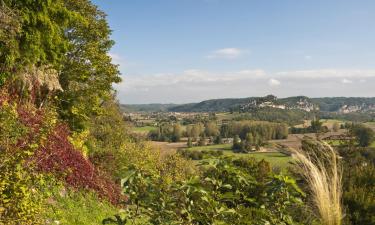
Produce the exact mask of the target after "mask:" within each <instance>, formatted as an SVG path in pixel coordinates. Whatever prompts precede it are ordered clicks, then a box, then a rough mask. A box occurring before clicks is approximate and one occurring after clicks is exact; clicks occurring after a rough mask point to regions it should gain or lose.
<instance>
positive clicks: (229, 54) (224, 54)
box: [207, 48, 248, 59]
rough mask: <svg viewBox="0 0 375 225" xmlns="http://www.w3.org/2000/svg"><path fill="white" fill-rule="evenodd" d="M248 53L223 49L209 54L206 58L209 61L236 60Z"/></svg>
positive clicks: (234, 49) (235, 49)
mask: <svg viewBox="0 0 375 225" xmlns="http://www.w3.org/2000/svg"><path fill="white" fill-rule="evenodd" d="M246 53H248V51H246V50H242V49H239V48H223V49H218V50H215V51H213V52H211V53H210V54H209V55H208V56H207V58H209V59H236V58H239V57H241V56H243V55H244V54H246Z"/></svg>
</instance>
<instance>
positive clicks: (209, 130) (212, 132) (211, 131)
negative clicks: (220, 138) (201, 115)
mask: <svg viewBox="0 0 375 225" xmlns="http://www.w3.org/2000/svg"><path fill="white" fill-rule="evenodd" d="M204 132H205V134H206V135H207V136H208V137H215V136H217V135H219V133H220V132H219V128H218V127H217V125H216V123H215V122H208V123H206V124H205V126H204Z"/></svg>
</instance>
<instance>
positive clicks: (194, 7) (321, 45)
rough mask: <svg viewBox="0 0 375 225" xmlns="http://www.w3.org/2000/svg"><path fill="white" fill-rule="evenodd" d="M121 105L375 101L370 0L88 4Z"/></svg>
mask: <svg viewBox="0 0 375 225" xmlns="http://www.w3.org/2000/svg"><path fill="white" fill-rule="evenodd" d="M93 2H94V3H95V4H97V5H98V6H99V7H100V9H102V10H103V11H104V12H106V13H107V15H108V20H109V24H110V26H111V29H112V30H113V35H112V38H113V39H114V40H115V41H116V45H115V46H114V47H113V49H112V50H111V56H112V58H113V61H114V62H115V63H117V64H119V65H120V69H121V72H122V76H123V83H121V84H119V85H116V86H115V88H116V89H117V90H118V96H119V99H120V101H121V102H122V103H151V102H161V103H169V102H174V103H184V102H196V101H200V100H205V99H210V98H224V97H248V96H262V95H266V94H271V93H272V94H275V95H277V96H280V97H285V96H292V95H307V96H311V97H315V96H373V95H374V93H375V92H373V91H372V88H373V86H374V85H375V66H374V59H375V13H374V12H375V1H370V0H368V1H361V0H358V1H355V0H352V1H347V0H340V1H339V0H325V1H321V0H314V1H307V0H257V1H255V0H254V1H253V0H151V1H150V0H95V1H93Z"/></svg>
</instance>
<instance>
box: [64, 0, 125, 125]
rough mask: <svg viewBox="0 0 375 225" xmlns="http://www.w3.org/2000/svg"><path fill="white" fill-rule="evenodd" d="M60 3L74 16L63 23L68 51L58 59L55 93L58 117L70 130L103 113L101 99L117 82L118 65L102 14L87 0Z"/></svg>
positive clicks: (109, 92) (104, 98) (108, 95)
mask: <svg viewBox="0 0 375 225" xmlns="http://www.w3.org/2000/svg"><path fill="white" fill-rule="evenodd" d="M64 5H65V6H66V7H67V8H68V9H69V10H70V11H72V12H73V13H75V15H77V16H76V17H75V19H74V20H71V21H70V22H69V24H68V26H67V31H68V32H66V38H67V40H68V41H69V43H70V47H69V51H68V52H67V54H66V56H65V58H64V59H63V61H62V67H61V73H60V77H59V80H60V84H61V86H62V89H63V90H64V91H63V92H61V93H60V94H59V101H58V103H59V107H60V109H61V110H60V116H61V117H62V118H63V119H65V120H66V121H68V122H69V125H70V127H71V128H72V129H73V130H82V129H84V128H85V127H86V125H87V121H88V120H89V118H90V117H91V116H94V115H98V114H101V113H102V112H103V108H102V107H101V106H102V103H103V100H106V99H108V98H110V96H111V95H112V93H113V89H112V84H113V83H117V82H120V81H121V79H120V77H119V71H118V66H117V65H114V64H112V59H111V57H110V56H109V54H108V52H109V50H110V48H111V47H112V45H113V44H114V42H113V41H112V40H110V34H111V30H110V29H109V26H108V23H107V21H106V17H105V14H104V13H103V12H101V11H100V10H99V9H98V8H97V7H96V6H94V5H92V4H91V3H90V1H87V0H66V1H64Z"/></svg>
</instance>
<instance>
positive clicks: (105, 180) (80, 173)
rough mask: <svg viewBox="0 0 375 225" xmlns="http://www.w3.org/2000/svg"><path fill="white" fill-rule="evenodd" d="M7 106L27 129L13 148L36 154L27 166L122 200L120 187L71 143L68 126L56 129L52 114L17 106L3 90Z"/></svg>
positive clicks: (0, 94) (1, 101)
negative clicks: (12, 108) (10, 107)
mask: <svg viewBox="0 0 375 225" xmlns="http://www.w3.org/2000/svg"><path fill="white" fill-rule="evenodd" d="M10 99H11V100H10ZM6 102H8V103H9V104H12V105H14V106H15V107H16V113H17V116H18V118H17V119H18V120H19V122H21V124H23V125H24V126H25V127H26V128H27V131H26V132H25V134H24V135H23V136H22V137H21V138H19V140H18V141H17V144H15V146H13V147H12V148H11V149H12V151H19V153H22V152H28V151H29V152H30V153H31V154H32V152H34V154H33V156H32V157H31V158H30V159H29V160H28V162H27V163H26V165H25V166H31V165H35V166H36V169H37V170H38V171H40V172H46V173H51V174H53V175H55V176H56V177H57V178H60V179H62V180H64V181H65V182H66V184H67V185H69V186H71V187H74V188H87V189H91V190H94V191H95V192H97V193H98V195H99V196H101V197H103V198H106V199H108V200H109V201H110V202H112V203H113V204H117V203H119V201H121V200H122V195H121V189H120V186H119V185H118V184H116V183H115V182H113V181H112V180H111V178H110V176H106V175H105V174H104V173H101V172H100V171H99V170H98V169H96V168H95V166H94V165H93V164H92V163H91V162H90V160H89V159H86V158H85V157H84V156H83V155H82V153H81V152H80V151H77V150H76V149H74V146H73V145H72V144H71V143H70V142H69V139H68V137H69V134H70V130H69V128H68V126H66V125H64V124H61V123H58V124H57V125H55V126H54V123H53V122H51V121H53V120H54V121H55V115H54V114H53V113H52V114H51V113H50V112H49V111H46V110H48V109H37V108H36V107H35V106H34V105H33V104H29V103H25V104H21V103H19V104H17V103H16V101H15V99H14V98H12V97H11V96H9V94H7V92H6V91H4V89H0V110H1V108H2V106H3V104H4V103H6ZM32 149H34V150H32ZM30 150H32V151H30Z"/></svg>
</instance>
